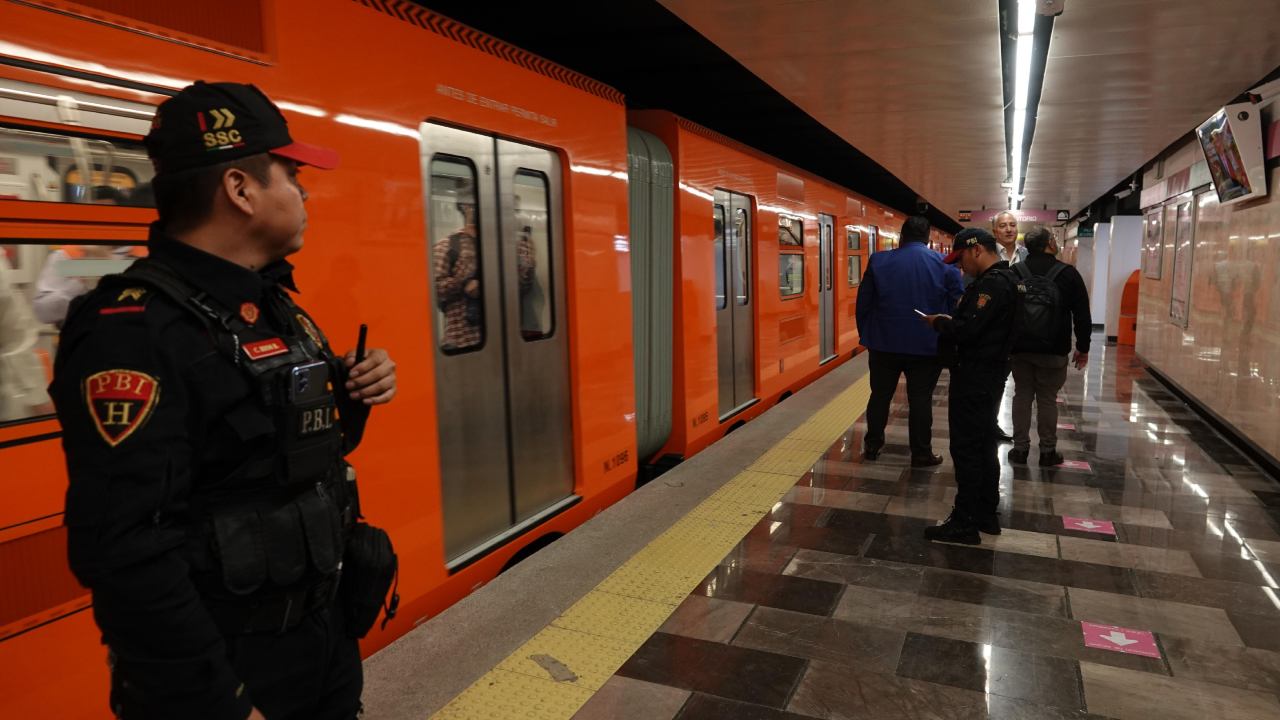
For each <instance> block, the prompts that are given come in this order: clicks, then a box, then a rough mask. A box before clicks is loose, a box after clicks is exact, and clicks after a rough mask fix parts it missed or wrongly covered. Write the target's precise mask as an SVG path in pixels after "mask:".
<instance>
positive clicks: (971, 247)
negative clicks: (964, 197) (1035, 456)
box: [924, 228, 1017, 545]
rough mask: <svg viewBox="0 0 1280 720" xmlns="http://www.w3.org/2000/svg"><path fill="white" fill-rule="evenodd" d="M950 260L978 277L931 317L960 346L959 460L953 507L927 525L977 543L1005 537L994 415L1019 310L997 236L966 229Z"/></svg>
mask: <svg viewBox="0 0 1280 720" xmlns="http://www.w3.org/2000/svg"><path fill="white" fill-rule="evenodd" d="M946 262H947V263H959V264H960V267H961V269H962V270H963V271H964V272H965V274H966V275H970V276H973V277H974V278H975V279H974V281H973V282H972V283H970V284H969V287H968V288H966V289H965V293H964V297H962V298H961V299H960V305H959V306H958V307H957V308H956V312H955V315H954V317H953V316H950V315H928V316H926V317H925V322H927V323H928V324H929V325H930V326H931V327H933V329H934V330H936V331H938V333H939V334H940V335H941V339H942V340H943V341H944V342H950V343H953V344H954V346H955V364H954V366H953V367H952V368H951V394H950V398H949V399H948V407H947V416H948V421H949V429H950V433H951V460H952V462H953V463H955V472H956V484H957V485H958V486H959V487H958V489H957V492H956V501H955V508H954V509H953V510H952V511H951V516H950V517H949V518H947V520H946V522H944V523H942V524H941V525H938V526H935V527H931V528H926V529H925V532H924V536H925V537H926V538H928V539H929V540H939V541H944V542H958V543H966V544H969V545H977V544H979V543H981V542H982V538H981V536H980V535H979V534H978V533H979V532H984V533H987V534H990V535H999V534H1000V520H999V516H998V514H997V509H996V508H997V506H998V505H999V504H1000V459H999V456H998V455H997V449H998V444H999V439H998V437H997V435H996V414H997V413H998V412H999V410H1000V397H1001V396H1002V395H1003V394H1004V381H1005V376H1006V375H1007V374H1008V369H1009V350H1010V346H1011V340H1012V333H1013V320H1014V310H1015V308H1016V307H1017V289H1016V283H1015V281H1014V280H1013V279H1012V277H1011V276H1010V274H1009V263H1007V262H1005V261H1003V260H1001V259H1000V255H999V254H998V251H997V245H996V239H995V237H993V236H992V235H991V233H989V232H987V231H986V230H982V229H980V228H968V229H965V230H961V231H960V233H959V234H957V235H956V237H955V241H954V242H953V244H952V249H951V254H950V255H948V256H947V257H946Z"/></svg>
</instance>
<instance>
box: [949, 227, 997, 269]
mask: <svg viewBox="0 0 1280 720" xmlns="http://www.w3.org/2000/svg"><path fill="white" fill-rule="evenodd" d="M976 245H982V246H983V247H985V248H987V249H988V250H990V251H992V252H995V249H996V238H995V236H994V235H992V234H991V233H989V232H987V231H986V230H983V229H982V228H965V229H964V230H961V231H960V232H958V233H956V238H955V240H952V241H951V254H949V255H947V257H945V258H944V259H943V262H945V263H947V264H948V265H952V264H955V263H957V262H959V261H960V253H962V252H964V251H965V250H968V249H969V248H971V247H974V246H976Z"/></svg>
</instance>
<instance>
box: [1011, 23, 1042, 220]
mask: <svg viewBox="0 0 1280 720" xmlns="http://www.w3.org/2000/svg"><path fill="white" fill-rule="evenodd" d="M1017 8H1018V34H1017V38H1016V51H1015V55H1014V86H1013V128H1012V131H1011V132H1010V141H1011V142H1010V147H1009V182H1008V188H1009V207H1010V208H1012V209H1017V208H1019V207H1021V203H1022V199H1023V195H1022V190H1023V186H1024V185H1025V176H1024V173H1025V170H1026V167H1027V157H1026V149H1025V148H1024V147H1023V145H1024V140H1025V139H1026V132H1027V125H1028V124H1029V123H1030V111H1031V108H1030V107H1028V101H1027V96H1028V94H1029V93H1030V90H1031V58H1032V57H1033V56H1034V50H1035V27H1036V0H1017Z"/></svg>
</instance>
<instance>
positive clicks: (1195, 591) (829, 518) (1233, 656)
mask: <svg viewBox="0 0 1280 720" xmlns="http://www.w3.org/2000/svg"><path fill="white" fill-rule="evenodd" d="M1099 340H1100V338H1099ZM1091 361H1092V364H1091V365H1090V367H1089V368H1088V369H1087V371H1086V372H1085V373H1079V372H1075V371H1072V372H1071V373H1070V374H1069V376H1068V382H1067V386H1066V387H1065V388H1064V389H1063V391H1062V393H1061V396H1062V398H1063V400H1064V401H1065V402H1063V403H1060V404H1059V406H1058V407H1059V411H1060V420H1059V421H1060V422H1061V423H1067V424H1071V425H1074V426H1075V428H1074V429H1072V430H1059V431H1058V438H1059V444H1058V447H1059V449H1060V450H1062V452H1063V453H1064V454H1065V455H1066V456H1067V458H1068V459H1074V460H1083V461H1086V462H1088V463H1089V465H1090V471H1089V472H1078V471H1068V470H1065V469H1062V468H1040V467H1038V466H1036V465H1035V464H1034V458H1035V451H1034V447H1033V452H1032V458H1033V463H1032V464H1031V465H1029V466H1010V465H1009V464H1008V463H1007V462H1006V461H1005V460H1004V458H1003V456H1004V453H1005V451H1006V450H1007V449H1008V446H1007V445H1006V446H1002V448H1001V459H1002V469H1001V497H1002V500H1001V511H1002V523H1003V525H1004V527H1005V528H1006V530H1005V532H1004V533H1003V534H1002V535H1001V536H999V537H997V538H993V537H991V536H983V544H982V545H980V546H977V547H970V546H960V545H947V544H937V543H929V542H926V541H925V540H924V539H923V537H922V535H921V533H922V531H923V529H924V528H925V527H927V526H929V525H931V524H934V523H935V522H937V521H939V520H941V519H942V518H944V517H945V516H946V514H947V513H948V512H949V511H950V507H951V502H952V500H953V498H954V495H955V489H954V482H955V481H954V468H953V467H952V465H951V461H950V459H949V458H948V459H947V460H946V462H944V463H943V464H942V465H941V466H939V467H937V468H931V469H913V468H911V467H910V466H909V458H910V454H909V450H908V448H907V432H906V422H907V420H906V408H905V395H904V391H903V388H901V387H900V388H899V393H898V395H897V396H896V397H895V399H894V403H895V404H894V408H893V411H892V413H891V417H890V426H889V428H888V429H887V431H886V439H887V444H886V445H885V448H884V450H883V453H882V455H881V456H880V458H879V459H878V460H877V461H875V462H866V461H864V460H863V459H862V457H861V438H862V434H863V433H864V432H865V424H864V423H863V421H862V419H861V418H850V423H851V426H850V429H849V430H848V431H847V432H846V433H845V434H844V436H843V437H841V438H840V439H839V440H838V441H837V442H836V443H835V444H833V446H832V447H831V448H830V450H829V451H828V452H827V453H825V454H824V455H823V457H822V458H821V459H820V460H819V461H818V462H817V463H816V464H815V465H814V467H813V469H812V470H811V471H810V472H809V473H807V474H806V475H805V476H804V477H803V478H801V480H800V481H799V483H797V485H796V486H795V487H794V488H792V489H791V491H790V492H788V493H787V494H786V496H784V497H783V498H782V500H781V502H779V503H778V505H777V506H775V508H774V510H773V512H771V513H770V514H769V515H768V516H767V517H765V518H764V519H763V520H761V522H760V523H759V524H758V525H756V526H755V527H754V528H752V529H751V530H750V532H748V533H747V535H746V537H744V538H743V540H742V541H741V543H739V544H738V546H737V547H736V548H735V549H734V550H733V551H732V552H731V553H729V555H727V556H726V557H725V558H724V559H723V560H722V561H721V563H720V565H719V567H717V568H716V570H715V571H713V572H712V573H711V574H710V575H708V577H707V578H706V579H705V580H704V581H703V582H702V583H701V584H700V585H699V586H698V587H697V588H696V589H695V590H694V591H693V593H691V594H690V595H689V597H688V598H687V599H686V600H685V602H684V603H683V604H682V605H681V606H680V608H679V609H678V610H677V611H676V612H675V614H674V615H672V617H671V618H670V619H669V620H668V621H667V622H666V624H665V625H663V627H662V628H661V629H660V631H659V632H657V633H655V634H654V635H653V636H652V637H651V638H649V640H648V641H647V642H646V643H645V644H644V645H643V646H642V647H641V648H640V649H639V650H638V651H637V652H636V653H635V655H633V656H632V658H631V659H630V660H629V661H628V662H627V663H626V664H625V665H624V666H623V667H622V668H621V669H620V670H619V671H618V672H617V674H616V675H614V676H613V677H612V678H611V679H610V680H609V681H608V682H607V683H606V684H605V685H604V687H603V688H602V689H601V690H600V692H598V693H597V694H596V695H595V696H594V697H593V698H592V700H591V701H590V702H589V703H588V704H587V705H586V706H584V707H583V708H582V710H581V711H580V712H579V713H578V715H577V716H576V717H577V718H579V719H580V720H597V719H604V718H608V719H610V720H672V719H673V718H674V719H678V720H703V719H711V718H731V719H734V720H813V719H824V720H827V719H837V718H850V719H851V718H876V719H885V720H967V719H969V718H974V719H978V718H993V719H1000V720H1067V719H1071V720H1091V719H1094V718H1097V719H1103V718H1110V719H1112V720H1136V719H1141V718H1162V719H1163V718H1174V719H1181V718H1188V719H1190V718H1195V719H1196V720H1203V719H1204V718H1232V719H1235V720H1254V719H1255V718H1277V719H1280V483H1277V481H1276V479H1275V478H1272V477H1269V476H1268V475H1267V474H1266V473H1264V472H1262V471H1261V470H1259V469H1258V468H1257V467H1255V466H1254V465H1252V464H1250V462H1249V461H1248V459H1247V458H1246V457H1245V456H1244V455H1242V454H1241V453H1240V452H1239V451H1237V450H1236V449H1235V448H1234V447H1233V446H1232V445H1231V443H1230V442H1228V441H1227V440H1225V439H1224V438H1222V437H1221V436H1219V435H1218V434H1217V433H1215V432H1214V431H1213V430H1212V429H1211V428H1210V427H1209V426H1208V425H1207V424H1206V423H1205V422H1203V420H1202V419H1201V418H1200V417H1199V416H1197V415H1196V414H1195V413H1194V412H1193V411H1191V409H1190V408H1187V407H1186V406H1184V405H1183V404H1182V403H1181V402H1180V401H1178V400H1177V398H1176V397H1175V396H1173V395H1172V394H1171V393H1169V392H1168V391H1167V390H1166V389H1165V388H1164V387H1163V386H1162V385H1160V384H1159V383H1158V382H1156V381H1155V380H1154V379H1152V378H1151V377H1150V376H1149V375H1148V374H1147V373H1146V372H1145V370H1143V369H1142V368H1141V366H1140V365H1139V364H1138V363H1137V362H1136V360H1135V359H1134V358H1133V356H1132V353H1131V352H1129V351H1127V350H1125V349H1117V348H1115V347H1104V346H1102V343H1101V342H1099V343H1098V344H1097V351H1096V352H1095V353H1094V355H1093V357H1091ZM947 380H948V376H947V374H946V373H944V374H943V377H942V380H941V382H940V383H939V387H938V390H937V393H936V395H935V402H934V417H935V420H934V448H935V451H936V452H939V453H942V454H944V456H945V452H946V442H947V433H946V393H947V387H946V384H947ZM1011 399H1012V383H1010V384H1009V386H1008V387H1007V389H1006V395H1005V398H1004V403H1003V405H1002V408H1001V424H1002V425H1003V426H1004V427H1005V429H1010V428H1011V425H1012V423H1011V420H1010V417H1009V403H1010V401H1011ZM1035 442H1036V437H1035V435H1034V433H1033V435H1032V443H1033V446H1034V444H1035ZM1064 515H1070V516H1073V517H1078V518H1087V519H1091V520H1095V521H1108V522H1110V523H1112V527H1113V528H1114V531H1115V534H1114V535H1110V534H1100V533H1095V532H1083V531H1078V530H1071V529H1067V528H1066V527H1065V526H1064V523H1063V520H1062V516H1064ZM1081 621H1088V622H1092V623H1097V624H1101V625H1107V626H1118V627H1120V628H1125V629H1135V630H1144V631H1148V632H1151V633H1153V634H1154V639H1155V642H1156V646H1157V648H1158V652H1159V655H1160V657H1158V658H1157V657H1147V656H1143V655H1137V654H1128V653H1122V652H1114V651H1110V650H1105V649H1099V648H1091V647H1087V646H1086V645H1085V644H1084V641H1083V635H1082V631H1081Z"/></svg>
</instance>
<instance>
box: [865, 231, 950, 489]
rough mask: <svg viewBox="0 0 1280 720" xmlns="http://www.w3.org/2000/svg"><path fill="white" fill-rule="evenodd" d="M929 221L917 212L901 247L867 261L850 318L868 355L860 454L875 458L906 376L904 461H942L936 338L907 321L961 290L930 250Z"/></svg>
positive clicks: (937, 308)
mask: <svg viewBox="0 0 1280 720" xmlns="http://www.w3.org/2000/svg"><path fill="white" fill-rule="evenodd" d="M928 240H929V221H928V220H927V219H925V218H924V217H922V216H920V215H912V216H911V217H908V218H907V220H906V222H904V223H903V224H902V233H901V236H900V239H899V242H900V245H899V247H898V248H897V249H895V250H890V251H888V252H878V253H875V254H873V255H872V256H871V258H870V260H869V261H868V263H867V270H866V272H865V273H863V276H862V285H861V286H860V287H859V288H858V302H857V315H856V317H857V321H858V333H859V335H860V337H861V338H862V344H863V346H865V347H866V348H867V350H868V351H869V352H870V359H869V360H868V361H867V362H868V366H869V367H870V369H871V400H870V401H869V402H868V403H867V434H866V436H865V437H864V438H863V442H862V448H863V450H862V454H863V457H865V458H866V459H868V460H875V459H876V458H877V457H878V456H879V455H880V450H881V448H883V447H884V443H885V437H884V428H885V424H886V423H887V422H888V421H889V404H890V402H891V401H892V400H893V394H894V392H895V391H896V390H897V388H898V378H899V377H901V376H902V375H906V377H907V404H908V409H909V416H908V426H909V434H910V435H909V436H910V445H911V464H912V465H914V466H916V467H930V466H933V465H938V464H940V463H941V462H942V456H940V455H937V454H935V453H934V452H933V442H932V435H933V389H934V387H936V386H937V384H938V376H939V375H940V374H941V373H942V365H941V363H940V362H939V359H938V336H937V334H936V333H934V332H933V331H931V330H930V329H929V328H926V327H923V326H921V325H920V324H918V323H917V322H915V321H914V317H915V314H916V313H917V312H922V313H924V314H926V315H936V314H944V313H949V312H951V310H952V308H954V307H955V306H956V302H958V301H959V299H960V296H961V294H963V292H964V288H963V287H962V286H961V283H960V273H959V272H958V271H957V270H956V269H955V268H954V267H952V266H950V265H947V264H945V263H943V262H942V256H941V255H939V254H938V253H936V252H933V251H932V250H930V249H929V246H928V245H927V244H926V243H927V242H928Z"/></svg>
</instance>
